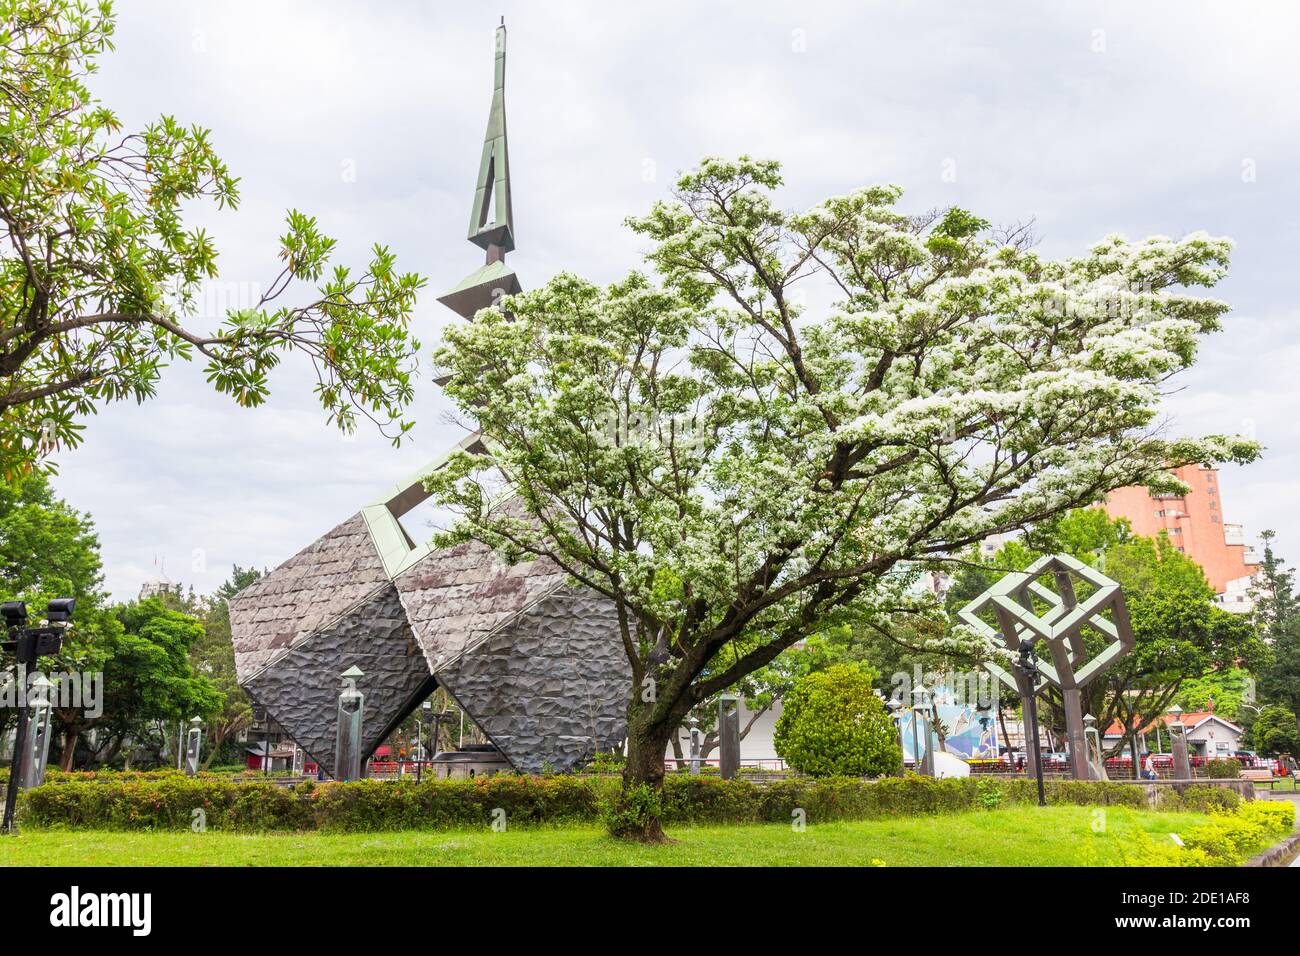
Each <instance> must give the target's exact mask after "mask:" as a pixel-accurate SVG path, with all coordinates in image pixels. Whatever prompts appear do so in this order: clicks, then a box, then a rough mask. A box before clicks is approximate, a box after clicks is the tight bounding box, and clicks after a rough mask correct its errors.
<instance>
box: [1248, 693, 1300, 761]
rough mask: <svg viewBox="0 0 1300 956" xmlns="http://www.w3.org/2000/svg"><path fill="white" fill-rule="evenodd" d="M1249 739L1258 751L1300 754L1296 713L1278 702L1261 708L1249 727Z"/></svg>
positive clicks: (1299, 737) (1299, 733)
mask: <svg viewBox="0 0 1300 956" xmlns="http://www.w3.org/2000/svg"><path fill="white" fill-rule="evenodd" d="M1251 740H1252V741H1253V742H1254V744H1255V750H1256V751H1257V752H1258V753H1262V754H1291V755H1292V756H1297V755H1300V729H1297V726H1296V715H1295V714H1294V713H1293V712H1292V711H1290V710H1288V709H1287V708H1285V707H1282V706H1280V705H1278V704H1271V705H1269V706H1267V707H1264V708H1262V709H1261V710H1260V712H1259V716H1258V717H1256V718H1255V725H1254V727H1253V728H1252V729H1251Z"/></svg>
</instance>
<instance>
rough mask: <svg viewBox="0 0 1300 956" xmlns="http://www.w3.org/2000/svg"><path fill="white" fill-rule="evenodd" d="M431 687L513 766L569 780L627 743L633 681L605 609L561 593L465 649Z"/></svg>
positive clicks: (579, 594) (586, 596)
mask: <svg viewBox="0 0 1300 956" xmlns="http://www.w3.org/2000/svg"><path fill="white" fill-rule="evenodd" d="M438 680H439V682H440V683H441V684H442V685H443V686H444V687H445V688H446V689H447V691H448V692H449V693H450V694H451V695H452V696H453V697H455V698H456V700H457V701H458V702H459V703H460V704H461V706H462V707H464V708H465V709H466V710H467V711H468V712H469V713H471V714H475V715H477V716H476V720H477V722H478V725H479V726H480V727H481V728H482V729H483V732H484V733H486V734H487V735H488V736H489V737H490V738H491V739H492V742H493V743H494V744H496V745H497V748H498V749H499V750H500V751H501V752H502V753H503V754H505V756H506V759H508V760H509V761H510V763H511V764H512V765H514V766H515V767H516V768H518V769H520V770H525V771H527V772H529V773H540V772H542V771H544V770H547V769H554V770H569V769H572V768H574V767H578V766H580V765H581V764H582V763H583V762H585V761H586V760H588V759H590V757H591V755H592V753H594V752H595V751H596V750H598V749H603V750H608V749H609V748H610V747H612V746H614V745H615V744H617V743H619V742H620V741H621V740H622V739H623V737H624V736H626V729H625V728H626V726H627V721H626V712H627V711H626V708H627V700H628V691H629V689H630V687H631V681H632V674H631V668H630V666H629V665H628V661H627V655H626V654H625V653H624V651H623V644H622V641H621V640H619V638H618V621H617V619H616V618H615V615H614V607H613V605H612V604H611V603H610V602H609V601H608V600H606V599H605V598H604V597H601V596H599V595H596V594H593V593H591V592H589V591H586V590H579V589H576V588H564V589H563V590H561V591H558V592H555V593H553V594H551V595H550V596H548V597H546V598H543V599H542V600H541V601H539V602H538V603H537V604H535V605H533V606H532V607H530V608H528V609H527V610H525V611H524V612H523V613H521V614H519V615H517V616H516V617H514V618H513V619H512V620H511V621H510V623H509V624H508V625H506V626H504V627H502V628H500V629H499V630H497V631H494V632H493V633H491V634H489V635H488V636H487V637H485V638H484V639H482V640H481V641H480V642H478V643H477V644H474V645H472V646H470V647H469V648H467V649H466V650H465V651H464V653H462V654H461V656H460V657H458V658H456V659H455V660H454V661H451V662H449V663H447V664H445V665H444V666H443V667H442V668H440V669H439V671H438Z"/></svg>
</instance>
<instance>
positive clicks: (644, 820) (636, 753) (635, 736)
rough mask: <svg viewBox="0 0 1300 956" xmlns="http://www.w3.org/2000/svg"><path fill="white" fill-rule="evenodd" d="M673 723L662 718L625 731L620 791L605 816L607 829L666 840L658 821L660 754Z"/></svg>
mask: <svg viewBox="0 0 1300 956" xmlns="http://www.w3.org/2000/svg"><path fill="white" fill-rule="evenodd" d="M674 726H675V725H674V724H673V723H672V722H671V721H665V722H663V723H661V724H659V725H657V726H653V727H648V728H642V729H639V730H637V731H634V732H632V733H629V734H628V738H627V763H626V765H625V766H624V768H623V791H622V793H621V794H620V795H619V801H618V805H617V807H615V810H614V813H613V814H611V815H610V816H609V819H608V821H607V822H608V824H609V829H610V832H611V833H612V834H613V835H614V836H617V837H622V838H624V839H627V840H636V841H637V842H639V843H667V842H669V841H668V837H666V836H665V835H664V831H663V827H662V825H661V824H660V822H659V814H660V799H661V796H662V794H663V787H664V754H665V752H666V751H667V750H668V744H669V741H670V740H671V738H672V733H673V730H672V728H673V727H674Z"/></svg>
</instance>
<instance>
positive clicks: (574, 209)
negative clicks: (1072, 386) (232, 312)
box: [55, 0, 1300, 598]
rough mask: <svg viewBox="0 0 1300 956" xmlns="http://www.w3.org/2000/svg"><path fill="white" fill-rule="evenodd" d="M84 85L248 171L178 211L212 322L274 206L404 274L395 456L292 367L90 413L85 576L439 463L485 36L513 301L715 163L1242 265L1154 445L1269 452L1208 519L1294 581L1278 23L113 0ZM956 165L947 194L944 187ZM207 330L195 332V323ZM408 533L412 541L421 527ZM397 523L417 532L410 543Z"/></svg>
mask: <svg viewBox="0 0 1300 956" xmlns="http://www.w3.org/2000/svg"><path fill="white" fill-rule="evenodd" d="M119 8H120V9H119V23H118V34H117V50H116V51H115V52H113V53H111V54H108V55H107V56H105V57H104V58H103V60H102V62H101V72H100V73H99V75H98V76H96V77H95V78H93V80H92V89H93V90H94V91H95V92H96V94H97V95H98V96H100V97H101V98H102V99H103V100H104V102H105V103H106V104H107V105H109V106H110V107H111V108H113V109H114V110H116V111H117V112H118V113H119V115H120V116H121V117H122V119H123V120H124V122H125V123H126V125H127V126H128V127H140V126H143V125H144V124H146V123H147V122H149V121H150V120H152V119H154V118H156V117H157V116H158V115H160V114H163V113H170V114H173V115H175V116H176V117H177V118H178V119H180V120H182V121H184V122H187V123H198V124H200V125H203V126H207V127H210V128H211V129H212V130H213V133H214V141H215V144H216V146H217V148H218V150H219V151H220V153H221V154H222V156H223V158H224V159H226V161H227V162H228V163H229V164H230V167H231V169H232V171H233V172H234V173H235V174H236V175H238V176H240V177H241V178H242V183H241V192H242V195H243V202H242V204H241V206H240V208H239V210H238V211H237V212H233V213H232V212H229V211H225V212H216V211H215V210H213V209H211V208H208V207H202V206H200V207H197V208H196V209H195V210H194V211H193V220H192V221H193V222H194V223H198V224H203V225H204V226H205V227H206V228H208V229H209V231H210V232H211V233H212V234H213V236H214V237H215V239H216V241H217V243H218V247H219V249H220V251H221V259H220V265H221V273H222V275H221V282H220V285H219V286H216V287H214V288H213V289H211V290H210V293H209V295H208V296H207V297H206V299H205V301H207V302H208V303H209V310H210V311H216V310H217V309H218V307H219V306H221V305H222V304H237V302H236V301H232V299H233V300H240V299H241V297H242V299H247V298H249V297H253V298H255V296H256V293H257V292H258V291H259V290H260V288H261V287H262V286H263V285H264V284H265V283H266V282H268V281H269V280H270V279H271V278H272V277H273V275H274V274H275V271H276V269H277V262H276V258H275V256H276V237H277V236H278V235H280V233H281V232H282V220H283V214H284V211H285V210H286V209H288V208H297V209H300V210H303V211H306V212H309V213H311V214H313V215H315V216H316V217H317V218H318V219H319V221H320V223H321V226H322V227H323V229H324V230H325V231H326V232H327V234H329V235H333V236H335V237H337V238H338V240H339V259H340V260H341V261H347V262H350V263H353V264H358V265H360V264H362V263H363V261H364V260H363V256H364V252H365V249H366V248H367V247H368V246H369V245H370V244H371V243H373V242H375V241H381V242H384V243H386V244H388V245H389V246H391V247H392V248H393V250H394V251H395V252H396V253H397V255H398V262H399V265H400V266H402V267H404V268H406V269H414V270H417V271H419V272H421V273H423V274H425V275H427V276H428V277H429V280H430V282H429V290H428V293H427V294H426V295H425V296H424V298H423V301H422V302H421V304H420V307H419V310H418V314H417V326H418V334H419V337H420V338H421V339H422V341H423V342H424V345H425V348H424V355H423V356H422V360H423V362H424V365H425V373H426V374H425V376H424V379H423V381H422V383H421V385H420V388H419V390H418V406H417V409H416V418H417V420H418V425H417V427H416V429H415V430H414V433H413V438H412V440H410V441H409V442H408V443H404V444H403V446H402V447H401V448H400V449H397V450H394V449H392V448H391V447H390V446H389V445H388V444H387V442H386V441H385V440H384V439H382V438H381V437H380V436H378V435H377V434H375V433H373V432H372V431H367V430H363V431H362V432H361V433H360V434H359V435H358V436H357V437H356V438H355V439H352V440H345V439H343V438H342V437H340V435H339V434H338V433H337V432H336V431H335V430H333V429H332V428H331V427H329V426H327V425H326V424H325V421H324V415H323V413H322V412H321V410H320V408H319V406H318V405H316V404H315V400H314V398H313V397H312V395H311V391H310V385H311V379H310V376H309V372H308V370H307V369H306V368H305V367H304V365H302V364H301V363H297V362H290V363H289V364H288V365H286V366H285V367H283V368H281V369H280V370H279V371H278V372H277V373H276V374H275V376H274V377H273V379H272V388H273V397H272V401H271V402H270V404H269V405H267V406H263V407H262V408H259V409H256V410H245V409H240V408H238V407H236V406H235V405H234V404H233V403H232V402H231V401H230V400H229V399H228V398H226V397H225V396H220V395H217V394H215V393H213V392H211V391H210V390H209V389H208V388H207V387H206V386H205V384H204V382H203V376H202V374H201V366H199V365H193V366H184V365H181V366H177V367H173V368H172V369H170V370H168V371H167V372H166V373H165V375H164V380H163V383H162V386H161V388H160V389H159V394H158V397H157V398H156V399H155V400H154V401H152V402H149V403H148V404H146V405H143V406H135V405H132V404H123V405H117V406H112V407H109V408H107V409H105V410H104V411H103V412H102V413H101V414H99V415H98V416H97V417H96V418H95V419H94V420H92V421H90V422H89V423H88V425H89V427H88V429H87V433H86V434H87V438H86V441H85V443H84V445H83V446H82V447H80V448H78V449H76V450H75V451H72V452H65V453H63V454H60V455H59V457H58V459H57V463H58V465H59V468H60V474H59V476H58V477H57V478H56V480H55V484H56V486H57V488H58V490H59V491H60V493H61V494H62V495H63V496H64V497H66V498H67V499H68V501H69V502H70V503H71V504H73V505H74V506H75V507H77V508H80V509H82V510H85V511H88V512H89V513H90V514H91V515H92V516H93V517H94V519H95V521H96V523H97V525H98V527H99V531H100V537H101V540H102V544H103V555H104V562H105V568H106V574H107V586H108V588H109V590H110V591H111V592H112V593H113V594H114V596H116V597H118V598H128V597H132V596H134V595H135V594H136V592H137V591H138V590H139V588H140V585H141V583H142V582H144V581H145V580H146V579H148V578H150V577H152V576H154V575H155V574H156V573H157V572H156V570H155V560H158V561H163V560H165V562H166V573H167V576H168V577H169V578H171V579H172V580H176V581H180V582H183V583H185V584H186V585H190V584H192V585H194V586H195V587H196V588H197V589H198V590H199V591H200V592H206V591H209V590H211V589H212V588H213V587H215V586H216V585H218V584H219V583H221V581H222V580H224V579H225V578H226V576H227V575H228V573H229V570H230V566H231V565H232V564H233V563H238V564H241V565H250V564H253V565H258V566H267V567H273V566H275V565H276V564H278V563H280V562H281V561H283V560H284V559H285V558H287V557H289V556H290V555H291V554H293V553H294V552H295V551H297V550H298V549H299V548H301V547H303V546H304V545H306V544H308V543H310V542H311V541H312V540H313V539H314V538H316V537H317V536H318V535H320V534H321V533H323V532H324V531H326V530H328V529H329V528H331V527H333V526H334V525H335V524H337V523H338V522H339V521H341V520H342V519H344V518H346V517H348V516H349V515H351V514H353V513H355V512H356V511H357V510H358V509H359V508H360V507H361V506H362V505H364V504H366V503H368V502H369V501H370V500H372V499H373V498H374V497H375V495H376V493H377V492H379V491H380V490H382V489H383V488H385V487H387V486H388V485H390V484H392V483H393V482H394V481H395V480H397V479H399V478H401V477H403V476H404V475H406V474H408V473H409V472H411V471H413V470H414V469H416V468H418V467H419V466H420V465H421V464H422V463H423V462H424V461H426V460H427V459H429V458H432V457H433V456H435V455H436V454H437V453H438V452H439V450H440V449H442V448H443V447H444V446H445V445H446V444H447V443H448V442H450V441H454V440H457V439H459V438H460V437H461V435H462V432H461V431H460V429H459V428H458V427H457V426H455V425H452V424H450V423H449V422H448V421H447V420H446V419H445V413H446V410H447V405H446V403H445V402H444V401H443V399H442V398H441V397H440V396H439V395H438V391H437V389H436V387H434V386H433V385H432V384H431V383H430V382H429V381H428V374H427V370H428V357H429V354H430V352H431V349H432V346H433V344H434V342H435V341H436V340H437V337H438V334H439V330H440V329H441V327H442V325H443V324H444V323H445V322H446V321H447V320H448V319H449V318H450V319H452V320H454V321H459V320H456V319H455V317H454V316H452V314H451V313H450V312H448V311H446V310H445V309H444V308H443V307H442V306H440V305H439V304H438V303H437V302H436V301H435V297H436V296H437V295H439V294H441V293H442V292H443V291H445V290H446V289H448V288H450V287H451V286H452V285H454V284H455V283H456V282H457V281H459V280H460V279H461V278H462V277H463V276H465V275H466V274H467V273H469V272H470V271H472V270H473V269H474V268H476V267H477V266H478V265H480V264H481V262H482V252H481V251H480V250H479V249H478V248H477V247H475V246H472V245H470V244H469V243H468V242H466V241H465V238H464V234H465V227H466V223H467V221H468V218H469V204H470V198H471V194H472V189H473V186H474V179H475V176H476V174H477V168H478V158H479V151H480V148H481V142H482V135H483V127H484V124H485V122H486V118H487V110H488V105H489V101H490V98H491V88H492V40H493V29H494V27H495V25H496V22H497V17H498V15H499V14H501V13H504V14H505V17H506V24H507V27H508V29H509V59H508V63H507V79H506V99H507V104H508V115H509V133H510V160H511V175H512V178H513V188H514V213H515V223H516V233H517V243H518V249H517V251H516V252H515V253H514V254H512V256H511V263H512V264H513V265H514V266H515V268H516V270H517V271H518V272H519V275H520V277H521V279H522V281H523V283H524V285H525V287H532V286H536V285H538V284H540V283H542V282H543V281H545V279H546V278H547V277H548V276H550V275H551V274H553V273H554V272H556V271H558V270H560V269H568V270H572V271H576V272H579V273H582V274H584V275H587V276H589V277H591V278H593V279H597V280H604V281H608V280H611V279H613V278H616V277H617V276H619V275H621V274H622V273H624V272H625V271H627V270H628V269H630V268H634V267H637V266H638V265H639V264H640V255H641V252H642V251H643V244H642V242H641V240H639V239H638V238H637V237H635V236H632V235H631V234H630V233H629V232H628V231H627V230H626V229H625V228H624V227H623V226H622V225H621V222H622V219H623V217H625V216H627V215H629V214H633V213H638V212H641V211H643V210H644V209H645V208H646V207H647V206H648V205H649V203H650V202H652V201H653V200H654V199H656V198H659V197H661V196H663V195H664V194H665V191H666V189H667V188H668V186H669V185H670V184H671V182H672V180H673V178H674V176H675V174H676V173H677V172H678V171H681V170H683V169H686V168H689V167H690V166H692V165H694V164H695V163H696V162H697V161H698V160H699V159H700V158H701V157H702V156H705V155H709V154H721V155H736V154H739V153H742V152H748V153H751V154H754V155H759V156H763V157H772V158H776V159H779V160H781V161H782V162H783V163H784V164H785V175H786V181H787V184H788V185H787V190H786V192H785V194H784V200H785V204H786V205H788V206H790V207H802V206H807V205H810V204H812V203H814V202H816V201H818V200H819V199H821V198H824V197H825V196H828V195H834V194H839V193H843V192H847V191H848V190H850V189H853V188H855V187H858V186H862V185H867V184H871V183H878V182H893V183H898V184H899V185H901V186H903V187H904V188H905V189H906V190H907V192H906V195H905V196H904V200H903V206H904V207H905V208H907V209H911V210H915V211H920V210H924V209H927V208H930V207H932V206H938V205H948V204H960V205H962V206H964V207H967V208H970V209H973V210H974V211H976V212H978V213H979V214H980V215H982V216H984V217H985V218H988V219H991V220H993V221H995V222H1004V223H1006V222H1017V221H1023V220H1026V219H1029V218H1031V217H1035V218H1036V220H1037V232H1038V234H1039V236H1040V237H1041V245H1040V251H1041V252H1043V253H1044V254H1047V255H1072V254H1076V253H1078V252H1081V251H1082V250H1083V249H1084V248H1085V247H1086V246H1087V244H1089V243H1090V242H1092V241H1095V240H1097V239H1099V238H1101V237H1102V236H1104V235H1105V234H1107V233H1109V232H1120V233H1124V234H1127V235H1129V236H1131V237H1140V236H1144V235H1147V234H1154V233H1160V234H1167V235H1175V236H1177V235H1182V234H1184V233H1186V232H1190V231H1192V230H1196V229H1205V230H1208V231H1209V232H1211V233H1214V234H1226V235H1229V236H1232V237H1233V238H1234V239H1235V240H1236V242H1237V249H1236V253H1235V256H1234V261H1233V267H1232V274H1231V276H1230V278H1229V279H1228V280H1227V281H1226V282H1225V283H1224V284H1223V285H1221V286H1220V288H1219V289H1218V291H1217V293H1216V294H1217V295H1219V296H1221V297H1222V298H1225V299H1226V300H1228V301H1229V302H1231V303H1232V304H1233V306H1234V310H1233V313H1232V315H1231V316H1230V318H1229V320H1228V322H1227V331H1226V332H1224V333H1222V334H1219V335H1217V336H1215V337H1213V338H1212V339H1210V340H1209V341H1207V342H1206V343H1205V346H1204V349H1203V351H1202V355H1201V359H1200V362H1199V364H1198V365H1197V367H1196V368H1195V369H1194V370H1193V371H1192V372H1190V373H1188V374H1186V375H1185V376H1184V377H1183V378H1182V380H1181V381H1180V382H1179V385H1180V386H1182V388H1181V390H1180V391H1179V392H1178V394H1177V395H1175V396H1173V397H1172V398H1171V399H1170V401H1169V403H1168V409H1167V411H1168V414H1169V416H1170V427H1171V429H1172V430H1173V431H1174V432H1175V433H1188V434H1192V433H1204V432H1220V431H1232V432H1238V431H1249V432H1253V433H1254V434H1255V435H1256V436H1257V437H1258V438H1259V439H1260V440H1261V441H1262V442H1263V443H1264V444H1265V445H1266V446H1268V450H1267V452H1266V454H1265V456H1264V458H1263V460H1262V461H1260V462H1258V463H1256V464H1253V465H1250V466H1248V467H1245V468H1233V467H1229V468H1227V469H1225V471H1224V473H1223V477H1222V486H1223V500H1224V509H1225V513H1226V517H1227V519H1228V520H1229V521H1239V522H1241V523H1243V524H1244V525H1245V526H1246V531H1247V534H1248V535H1249V536H1251V537H1254V536H1255V535H1256V534H1257V533H1258V532H1259V531H1260V530H1261V529H1263V528H1266V527H1272V528H1274V529H1276V530H1277V532H1278V537H1279V547H1280V550H1281V551H1282V553H1283V554H1285V555H1289V556H1291V557H1292V558H1296V559H1300V517H1297V508H1296V507H1295V503H1296V501H1297V498H1298V497H1300V495H1298V493H1300V477H1298V476H1297V466H1298V465H1300V442H1298V441H1297V438H1296V427H1295V418H1296V416H1297V414H1300V332H1298V331H1297V322H1298V321H1300V307H1298V306H1297V305H1296V295H1295V281H1294V275H1295V272H1296V261H1297V247H1298V246H1300V243H1297V238H1298V235H1297V233H1300V216H1297V215H1296V211H1297V208H1298V207H1300V204H1298V203H1297V200H1298V199H1300V180H1298V179H1297V176H1296V169H1297V159H1298V158H1300V122H1298V121H1297V120H1298V119H1300V117H1298V116H1297V113H1298V112H1300V70H1297V69H1296V64H1295V49H1294V43H1295V39H1296V37H1297V36H1300V5H1293V4H1287V3H1281V2H1278V3H1274V4H1263V3H1260V4H1251V3H1240V2H1239V3H1232V4H1227V3H1219V4H1204V5H1202V4H1195V3H1188V2H1168V3H1154V2H1149V3H1144V4H1141V5H1137V4H1132V3H1127V2H1117V3H1097V2H1090V3H1062V2H1054V3H1040V2H1035V3H1007V2H1001V3H993V2H987V3H974V2H970V0H960V2H948V3H938V2H930V3H924V4H922V3H915V4H914V3H903V2H892V3H864V2H862V0H854V2H840V3H831V2H825V3H818V2H813V0H803V2H801V3H798V4H791V3H775V2H773V3H761V2H754V0H746V2H734V3H733V2H709V3H701V2H698V0H697V2H680V3H679V2H670V0H658V2H655V3H653V4H636V5H631V4H628V5H622V4H620V5H615V4H610V3H590V4H587V3H574V2H570V3H563V4H561V3H549V4H538V3H523V2H519V3H512V2H501V3H498V4H497V5H495V6H493V7H491V8H488V7H487V6H485V5H483V4H481V3H470V2H454V3H453V2H436V3H435V2H433V0H406V2H395V0H386V2H385V3H383V4H373V3H372V4H363V3H361V2H359V0H356V2H350V3H345V2H333V3H327V2H319V0H317V2H311V3H305V2H304V3H290V2H283V0H281V2H275V3H266V2H231V0H226V2H223V3H220V4H216V3H210V2H208V3H198V2H180V0H165V2H164V0H124V2H122V3H120V4H119ZM954 171H955V176H954V175H952V174H953V173H954ZM210 321H211V320H210V319H202V318H200V319H196V322H195V324H198V325H207V324H209V323H210ZM424 520H427V519H424ZM414 523H415V525H416V527H415V528H414V529H413V530H414V531H415V533H416V534H417V535H420V536H423V535H424V534H425V533H426V532H425V531H423V530H421V528H420V525H421V523H422V522H421V520H419V519H417V520H416V521H415V522H414Z"/></svg>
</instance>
